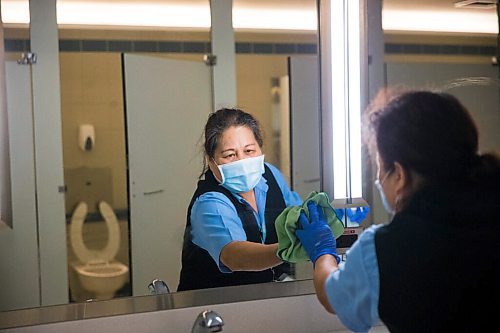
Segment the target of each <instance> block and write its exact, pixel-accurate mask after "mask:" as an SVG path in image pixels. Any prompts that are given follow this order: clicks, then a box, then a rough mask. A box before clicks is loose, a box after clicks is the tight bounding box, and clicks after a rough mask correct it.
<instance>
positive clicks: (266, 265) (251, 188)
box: [177, 108, 302, 291]
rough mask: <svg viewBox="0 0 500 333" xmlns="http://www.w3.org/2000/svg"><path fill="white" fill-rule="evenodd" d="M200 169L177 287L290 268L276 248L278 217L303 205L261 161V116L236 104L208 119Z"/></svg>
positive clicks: (265, 276)
mask: <svg viewBox="0 0 500 333" xmlns="http://www.w3.org/2000/svg"><path fill="white" fill-rule="evenodd" d="M204 140H205V141H204V161H203V173H202V175H201V176H200V180H199V181H198V186H197V188H196V190H195V192H194V195H193V197H192V199H191V202H190V203H189V206H188V212H187V223H186V229H185V233H184V244H183V249H182V269H181V274H180V282H179V286H178V289H177V290H178V291H183V290H192V289H203V288H215V287H225V286H234V285H243V284H253V283H263V282H271V281H276V280H278V279H280V278H282V277H283V276H286V275H288V274H290V265H289V264H288V263H283V262H282V261H281V260H280V259H279V258H278V256H277V255H276V251H277V248H278V244H277V241H278V240H277V235H276V230H275V226H274V221H275V219H276V217H277V216H278V215H279V214H280V213H281V212H282V211H283V210H284V209H285V208H286V207H288V206H296V205H300V204H301V203H302V200H301V198H300V197H299V195H298V194H297V193H295V192H293V191H291V190H290V188H289V186H288V184H287V183H286V181H285V178H284V177H283V175H282V174H281V172H280V171H279V170H278V169H277V168H276V167H274V166H273V165H271V164H269V163H267V162H264V154H263V151H262V145H263V137H262V133H261V130H260V125H259V123H258V121H257V120H256V119H255V118H254V117H253V116H252V115H250V114H249V113H247V112H244V111H242V110H239V109H229V108H223V109H220V110H217V111H216V112H213V113H212V114H210V116H209V117H208V121H207V123H206V125H205V130H204Z"/></svg>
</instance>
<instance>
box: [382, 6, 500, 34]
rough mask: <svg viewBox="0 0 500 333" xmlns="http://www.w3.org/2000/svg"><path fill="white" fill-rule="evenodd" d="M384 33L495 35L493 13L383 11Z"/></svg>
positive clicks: (496, 25) (495, 20) (494, 14)
mask: <svg viewBox="0 0 500 333" xmlns="http://www.w3.org/2000/svg"><path fill="white" fill-rule="evenodd" d="M382 28H383V29H384V31H420V32H450V33H484V34H497V33H498V22H497V16H496V12H495V11H481V10H465V9H464V10H455V11H424V10H420V11H416V10H412V11H407V10H383V11H382Z"/></svg>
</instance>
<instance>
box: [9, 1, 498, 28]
mask: <svg viewBox="0 0 500 333" xmlns="http://www.w3.org/2000/svg"><path fill="white" fill-rule="evenodd" d="M1 5H2V21H3V23H6V24H28V23H29V20H30V19H29V2H28V0H2V1H1ZM187 17H189V19H188V18H187ZM382 17H383V19H382V26H383V28H384V30H387V31H393V30H394V31H429V32H431V31H436V32H459V33H486V34H496V33H497V32H498V23H497V19H496V13H495V12H493V11H488V12H486V11H482V12H481V11H478V12H476V11H469V10H467V11H466V10H464V11H463V12H456V11H414V10H389V9H384V10H383V11H382ZM57 23H58V24H61V25H83V26H84V25H89V26H138V27H148V26H149V27H164V28H193V29H208V28H210V8H209V6H208V5H207V6H200V5H189V4H182V2H181V1H179V2H178V3H177V4H173V3H170V4H169V3H165V4H160V3H157V2H156V3H148V2H147V1H139V0H138V1H135V2H134V1H126V2H123V3H117V2H111V1H68V0H58V1H57ZM233 26H234V28H235V29H241V30H246V29H257V30H260V29H265V30H296V31H314V30H316V27H317V13H316V9H315V8H311V9H310V10H305V9H287V8H279V9H269V8H266V9H255V8H248V7H242V8H238V7H234V8H233Z"/></svg>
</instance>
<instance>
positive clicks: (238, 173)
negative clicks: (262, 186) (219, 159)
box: [214, 155, 264, 193]
mask: <svg viewBox="0 0 500 333" xmlns="http://www.w3.org/2000/svg"><path fill="white" fill-rule="evenodd" d="M214 162H215V161H214ZM216 165H217V167H218V168H219V171H220V174H221V177H222V180H221V183H220V184H221V185H222V186H224V187H225V188H227V189H228V190H229V191H231V192H233V193H244V192H248V191H250V190H253V189H254V187H255V186H256V185H257V184H258V183H259V181H260V179H261V178H262V174H263V173H264V155H260V156H257V157H249V158H244V159H241V160H238V161H235V162H231V163H226V164H221V165H218V164H217V163H216Z"/></svg>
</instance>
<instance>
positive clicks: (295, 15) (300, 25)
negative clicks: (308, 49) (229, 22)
mask: <svg viewBox="0 0 500 333" xmlns="http://www.w3.org/2000/svg"><path fill="white" fill-rule="evenodd" d="M317 26H318V20H317V13H316V8H313V9H311V10H303V9H302V10H298V9H286V8H279V9H250V8H240V9H239V8H237V7H233V27H234V28H235V29H242V30H243V29H265V30H305V31H315V30H316V29H317Z"/></svg>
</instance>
